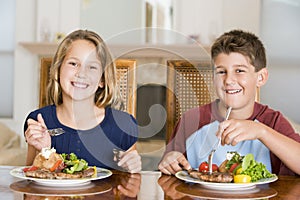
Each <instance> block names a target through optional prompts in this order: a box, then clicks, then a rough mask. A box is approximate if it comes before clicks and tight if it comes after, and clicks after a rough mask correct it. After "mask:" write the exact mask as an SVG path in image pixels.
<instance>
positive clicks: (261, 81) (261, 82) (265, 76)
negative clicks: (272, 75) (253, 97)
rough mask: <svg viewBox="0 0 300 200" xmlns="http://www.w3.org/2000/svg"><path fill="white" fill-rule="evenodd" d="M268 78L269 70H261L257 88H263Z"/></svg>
mask: <svg viewBox="0 0 300 200" xmlns="http://www.w3.org/2000/svg"><path fill="white" fill-rule="evenodd" d="M268 78H269V72H268V70H267V68H263V69H261V70H260V71H259V72H258V78H257V82H256V86H257V87H261V86H263V85H264V84H265V83H266V82H267V80H268Z"/></svg>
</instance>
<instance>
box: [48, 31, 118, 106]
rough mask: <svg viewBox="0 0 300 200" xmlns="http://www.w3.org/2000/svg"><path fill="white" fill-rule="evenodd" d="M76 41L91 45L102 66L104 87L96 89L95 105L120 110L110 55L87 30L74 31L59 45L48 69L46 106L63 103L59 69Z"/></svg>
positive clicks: (100, 39) (114, 68)
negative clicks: (94, 48)
mask: <svg viewBox="0 0 300 200" xmlns="http://www.w3.org/2000/svg"><path fill="white" fill-rule="evenodd" d="M76 40H87V41H89V42H91V43H93V44H94V45H95V47H96V51H97V56H98V58H99V61H100V63H101V65H102V72H101V73H102V76H101V77H102V78H101V79H102V81H103V83H104V87H103V88H100V87H98V89H97V91H96V94H95V100H94V102H95V105H96V106H98V107H105V106H109V105H111V106H112V107H115V108H117V107H118V106H119V107H118V109H121V108H122V106H123V104H122V101H121V98H120V93H119V90H118V89H117V88H116V87H117V83H116V67H115V64H114V62H113V60H112V57H111V54H110V52H109V50H108V48H107V46H106V44H105V43H104V41H103V40H102V38H101V37H100V36H99V35H98V34H97V33H95V32H93V31H88V30H76V31H74V32H72V33H70V34H69V35H67V36H66V37H65V38H64V40H63V41H62V42H61V43H60V44H59V46H58V49H57V51H56V53H55V55H54V58H53V61H52V64H51V68H50V78H49V79H50V80H49V83H48V86H47V88H48V93H47V95H48V96H47V98H46V99H47V104H48V105H49V104H55V105H60V104H62V103H63V99H62V88H61V86H60V68H61V65H62V63H63V61H64V59H65V57H66V54H67V52H68V51H69V49H70V46H71V44H72V43H73V42H74V41H76Z"/></svg>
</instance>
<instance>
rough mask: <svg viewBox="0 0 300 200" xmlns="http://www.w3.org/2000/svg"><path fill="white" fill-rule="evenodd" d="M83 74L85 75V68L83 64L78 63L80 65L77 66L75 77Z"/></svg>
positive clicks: (82, 76) (80, 76) (81, 76)
mask: <svg viewBox="0 0 300 200" xmlns="http://www.w3.org/2000/svg"><path fill="white" fill-rule="evenodd" d="M85 75H86V72H85V68H84V67H83V66H81V65H80V66H79V67H78V68H77V72H76V74H75V76H76V77H77V78H84V77H85Z"/></svg>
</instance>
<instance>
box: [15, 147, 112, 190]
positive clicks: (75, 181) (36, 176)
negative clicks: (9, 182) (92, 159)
mask: <svg viewBox="0 0 300 200" xmlns="http://www.w3.org/2000/svg"><path fill="white" fill-rule="evenodd" d="M10 174H11V175H12V176H14V177H16V178H20V179H26V180H30V181H34V182H35V183H37V184H40V185H47V186H53V187H60V186H64V187H66V186H74V185H85V184H89V183H90V182H91V181H93V180H99V179H104V178H107V177H109V176H111V175H112V172H111V171H110V170H108V169H104V168H99V167H94V166H88V163H87V162H86V161H85V160H83V159H79V158H77V156H76V155H75V154H74V153H71V154H58V153H56V151H55V149H43V150H42V151H41V153H39V154H38V155H37V156H36V157H35V159H34V162H33V165H32V166H23V167H17V168H14V169H12V170H11V171H10Z"/></svg>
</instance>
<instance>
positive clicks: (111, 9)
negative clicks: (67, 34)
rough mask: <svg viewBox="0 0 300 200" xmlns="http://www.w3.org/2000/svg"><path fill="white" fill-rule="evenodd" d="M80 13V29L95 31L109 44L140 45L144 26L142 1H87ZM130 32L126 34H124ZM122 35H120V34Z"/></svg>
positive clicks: (142, 39)
mask: <svg viewBox="0 0 300 200" xmlns="http://www.w3.org/2000/svg"><path fill="white" fill-rule="evenodd" d="M87 2H88V3H86V4H84V5H83V6H82V8H81V11H80V18H81V19H80V24H81V27H82V28H88V29H91V30H94V31H96V32H97V33H99V34H100V36H101V37H102V38H103V39H104V40H106V41H107V42H109V43H141V42H142V41H144V36H143V34H142V32H140V31H136V29H140V28H141V27H143V26H144V24H145V23H144V20H143V19H144V18H143V16H144V9H145V8H144V6H143V5H144V1H143V0H126V1H124V0H109V1H107V0H94V1H87ZM128 31H129V32H130V34H126V33H124V32H128ZM120 33H122V34H120Z"/></svg>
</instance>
